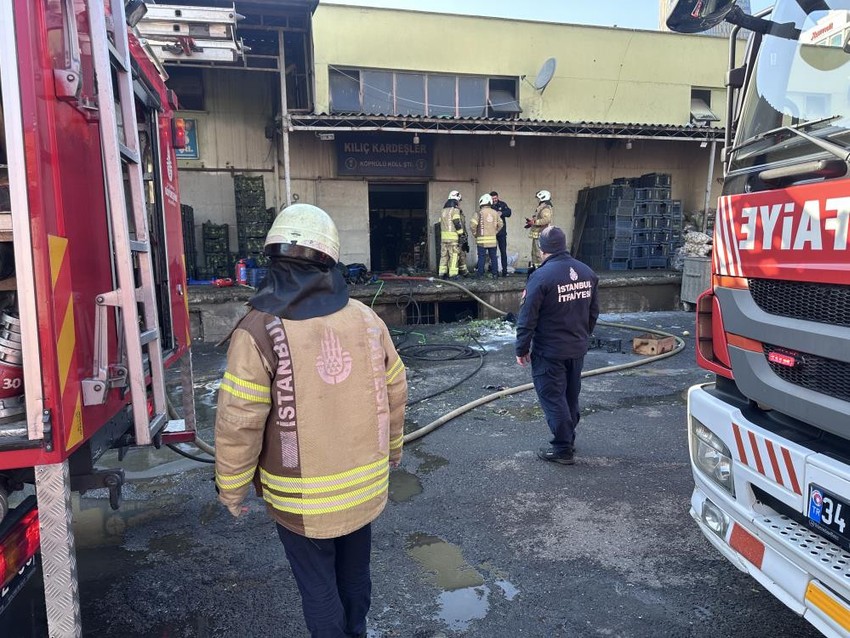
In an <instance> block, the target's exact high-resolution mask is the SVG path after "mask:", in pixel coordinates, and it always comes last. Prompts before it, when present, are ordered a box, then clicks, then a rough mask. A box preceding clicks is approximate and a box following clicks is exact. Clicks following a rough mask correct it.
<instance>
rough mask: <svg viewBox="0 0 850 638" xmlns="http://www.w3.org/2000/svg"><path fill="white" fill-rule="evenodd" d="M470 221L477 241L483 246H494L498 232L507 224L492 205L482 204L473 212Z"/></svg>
mask: <svg viewBox="0 0 850 638" xmlns="http://www.w3.org/2000/svg"><path fill="white" fill-rule="evenodd" d="M470 221H471V222H472V229H473V231H472V232H473V233H474V234H475V243H476V244H477V245H478V246H480V247H481V248H494V247H495V246H496V234H497V233H498V232H499V231H500V230H502V227H503V226H504V225H505V223H504V222H503V221H502V218H501V217H500V216H499V213H498V212H497V211H495V210H493V209H492V208H491V207H490V206H482V207H481V208H480V209H479V210H478V212H477V213H473V215H472V219H471V220H470Z"/></svg>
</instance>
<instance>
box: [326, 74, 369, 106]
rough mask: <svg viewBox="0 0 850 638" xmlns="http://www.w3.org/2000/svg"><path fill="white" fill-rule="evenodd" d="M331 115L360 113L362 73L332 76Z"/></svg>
mask: <svg viewBox="0 0 850 638" xmlns="http://www.w3.org/2000/svg"><path fill="white" fill-rule="evenodd" d="M330 89H331V113H360V110H361V109H360V71H347V70H346V71H338V70H336V69H334V70H332V71H331V74H330Z"/></svg>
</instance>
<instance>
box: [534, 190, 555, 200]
mask: <svg viewBox="0 0 850 638" xmlns="http://www.w3.org/2000/svg"><path fill="white" fill-rule="evenodd" d="M535 197H536V198H537V201H539V202H548V201H549V200H550V199H552V193H550V192H549V191H546V190H542V191H537V194H536V195H535Z"/></svg>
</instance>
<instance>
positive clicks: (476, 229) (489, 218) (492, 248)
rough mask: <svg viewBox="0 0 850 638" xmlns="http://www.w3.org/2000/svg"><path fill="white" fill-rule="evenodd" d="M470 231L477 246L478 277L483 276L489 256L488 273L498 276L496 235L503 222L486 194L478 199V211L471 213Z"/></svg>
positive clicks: (490, 198)
mask: <svg viewBox="0 0 850 638" xmlns="http://www.w3.org/2000/svg"><path fill="white" fill-rule="evenodd" d="M470 221H471V223H472V232H473V233H474V234H475V245H476V246H477V247H478V268H477V271H476V274H477V276H478V277H483V276H484V263H485V262H486V261H487V257H488V256H489V257H490V274H491V275H492V276H493V277H494V278H495V277H498V276H499V270H498V268H499V267H498V265H497V264H496V245H497V242H496V235H497V234H498V233H499V231H500V230H502V227H503V226H504V225H505V223H504V222H503V221H502V218H501V216H499V213H498V212H497V211H495V210H494V209H493V198H492V197H491V196H490V195H489V194H487V195H482V196H481V197H480V198H479V199H478V212H477V213H475V214H473V215H472V219H471V220H470Z"/></svg>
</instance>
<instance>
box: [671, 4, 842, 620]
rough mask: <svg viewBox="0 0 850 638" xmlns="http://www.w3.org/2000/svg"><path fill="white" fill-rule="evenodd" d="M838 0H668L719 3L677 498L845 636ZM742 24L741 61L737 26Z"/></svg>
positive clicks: (709, 22)
mask: <svg viewBox="0 0 850 638" xmlns="http://www.w3.org/2000/svg"><path fill="white" fill-rule="evenodd" d="M848 17H850V0H777V2H776V4H775V6H774V7H773V9H772V10H770V11H765V12H762V13H761V14H758V15H756V16H750V15H746V14H744V12H743V11H742V10H741V9H740V7H738V6H737V5H736V4H735V2H734V1H733V0H725V1H724V0H721V1H717V2H703V1H702V0H681V1H680V2H679V3H678V4H677V5H676V7H674V9H673V10H672V12H671V14H670V16H669V18H668V21H667V24H668V26H670V27H671V28H672V29H673V30H676V31H680V32H685V33H690V32H697V31H702V30H705V29H708V28H711V27H713V26H715V25H716V24H719V23H720V22H722V21H723V20H726V21H728V22H730V23H732V24H733V25H735V29H733V32H732V35H731V36H730V61H731V64H730V70H729V73H728V76H727V86H728V87H729V96H728V102H727V104H728V109H727V114H728V118H727V122H728V125H727V139H726V148H725V155H724V161H725V169H726V172H725V180H724V189H723V195H722V196H721V198H720V200H719V202H718V206H717V216H716V220H715V231H714V252H713V267H712V272H713V277H712V287H711V289H710V290H708V291H706V292H705V293H704V294H703V295H702V296H701V297H700V299H699V302H698V307H697V359H698V362H699V364H700V365H701V366H702V367H703V368H705V369H707V370H710V371H711V372H714V373H715V375H716V381H715V382H713V383H709V384H705V385H700V386H697V387H694V388H691V390H690V392H689V402H688V425H689V442H690V453H691V464H692V468H693V475H694V481H695V488H694V491H693V495H692V499H691V515H692V516H693V518H694V519H695V520H696V522H697V524H698V525H699V527H700V529H701V530H702V532H703V534H704V535H705V536H706V538H708V540H709V541H711V543H712V545H714V547H716V548H717V549H718V550H719V551H720V552H721V553H722V554H723V555H724V556H726V558H727V559H729V561H731V562H732V563H733V564H734V565H735V566H736V567H738V568H739V569H741V570H742V571H745V572H747V573H749V574H750V575H752V576H753V578H755V579H756V580H757V581H758V582H760V583H761V584H762V585H763V586H764V587H765V588H766V589H767V590H768V591H770V592H771V593H772V594H774V595H775V596H776V597H777V598H778V599H779V600H781V601H782V602H783V603H785V604H786V605H787V606H788V607H789V608H790V609H792V610H793V611H794V612H796V613H797V614H800V615H801V616H803V617H804V618H805V619H806V620H808V621H809V622H810V623H811V624H812V625H813V626H815V627H816V628H818V629H819V630H820V631H821V632H822V633H824V634H825V635H827V636H850V259H848V250H850V245H848V241H849V240H850V238H849V237H848V228H850V24H848V22H850V21H848ZM741 28H746V29H748V30H750V31H751V32H752V35H751V37H750V40H749V45H748V48H747V50H746V53H745V55H744V63H743V65H742V66H740V67H737V66H735V64H736V63H735V60H736V58H737V55H736V50H735V48H736V46H737V35H738V31H739V30H740V29H741Z"/></svg>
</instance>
